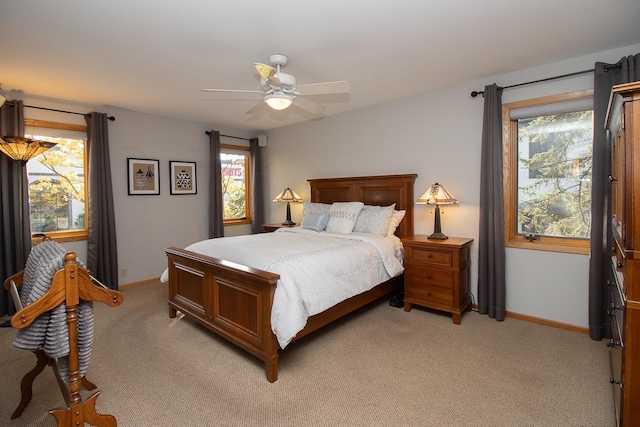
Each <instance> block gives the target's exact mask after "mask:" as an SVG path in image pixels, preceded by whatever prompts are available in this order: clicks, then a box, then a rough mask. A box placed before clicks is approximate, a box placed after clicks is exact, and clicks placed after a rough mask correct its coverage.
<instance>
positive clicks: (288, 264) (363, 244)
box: [161, 227, 403, 348]
mask: <svg viewBox="0 0 640 427" xmlns="http://www.w3.org/2000/svg"><path fill="white" fill-rule="evenodd" d="M185 249H187V250H190V251H193V252H198V253H202V254H206V255H209V256H213V257H216V258H220V259H225V260H229V261H233V262H237V263H240V264H243V265H247V266H249V267H253V268H258V269H260V270H266V271H270V272H273V273H277V274H279V275H280V280H279V281H278V285H277V287H276V292H275V295H274V299H273V306H272V310H271V328H272V329H273V333H274V334H275V335H276V337H277V339H278V343H279V344H280V347H281V348H285V347H286V345H287V344H289V342H291V340H292V339H293V338H294V337H295V336H296V334H297V333H298V332H299V331H300V330H302V329H303V328H304V326H305V325H306V323H307V318H308V317H309V316H313V315H314V314H318V313H320V312H322V311H324V310H326V309H328V308H330V307H333V306H334V305H336V304H337V303H339V302H341V301H344V300H346V299H348V298H350V297H352V296H354V295H358V294H360V293H362V292H365V291H367V290H369V289H371V288H373V287H374V286H376V285H377V284H380V283H382V282H384V281H386V280H388V279H390V278H391V277H395V276H397V275H399V274H400V273H402V271H403V267H402V263H401V261H400V260H399V258H400V259H401V254H402V244H401V243H400V240H399V239H398V238H397V237H395V236H392V237H383V236H377V235H372V234H364V233H352V234H331V233H327V232H321V233H318V232H315V231H312V230H305V229H302V228H299V227H296V228H281V229H279V230H277V231H276V232H274V233H264V234H255V235H250V236H237V237H227V238H222V239H211V240H204V241H201V242H198V243H194V244H192V245H190V246H188V247H186V248H185ZM161 280H162V281H163V282H166V281H167V280H168V271H167V270H165V272H164V273H163V274H162V278H161Z"/></svg>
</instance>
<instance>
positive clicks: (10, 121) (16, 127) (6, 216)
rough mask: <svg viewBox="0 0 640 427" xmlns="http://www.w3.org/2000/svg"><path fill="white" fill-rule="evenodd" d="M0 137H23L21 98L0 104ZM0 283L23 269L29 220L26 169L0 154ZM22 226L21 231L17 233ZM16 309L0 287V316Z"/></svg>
mask: <svg viewBox="0 0 640 427" xmlns="http://www.w3.org/2000/svg"><path fill="white" fill-rule="evenodd" d="M0 136H24V111H23V104H22V101H7V102H5V103H4V105H3V106H2V107H0ZM20 180H22V184H23V185H22V190H23V191H22V200H23V206H22V212H23V216H22V218H21V217H20V195H19V192H20ZM0 203H2V213H1V214H0V221H1V222H2V227H1V228H0V245H1V247H0V258H1V261H0V282H4V280H5V279H6V278H7V277H9V276H11V275H13V274H15V273H17V272H18V271H20V270H22V269H24V266H25V263H26V261H27V257H28V256H29V252H30V251H31V224H30V220H29V183H28V180H27V171H26V168H24V167H23V165H22V164H21V163H20V162H17V161H15V160H12V159H11V158H10V157H8V156H6V155H5V154H3V153H0ZM20 227H22V233H21V232H20ZM15 312H16V310H15V307H14V306H13V301H12V299H11V294H10V293H9V292H7V291H5V289H4V287H0V316H5V315H12V314H14V313H15Z"/></svg>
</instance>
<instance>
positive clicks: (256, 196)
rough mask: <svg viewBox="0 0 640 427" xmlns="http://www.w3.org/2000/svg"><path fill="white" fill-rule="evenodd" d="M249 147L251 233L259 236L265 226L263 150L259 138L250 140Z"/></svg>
mask: <svg viewBox="0 0 640 427" xmlns="http://www.w3.org/2000/svg"><path fill="white" fill-rule="evenodd" d="M249 147H250V149H251V181H252V182H251V189H252V191H253V199H252V205H251V210H252V212H251V218H252V219H251V233H253V234H257V233H260V232H261V231H262V224H264V197H263V192H262V181H263V173H262V149H261V148H260V146H259V145H258V138H252V139H251V140H249Z"/></svg>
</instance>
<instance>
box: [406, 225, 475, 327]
mask: <svg viewBox="0 0 640 427" xmlns="http://www.w3.org/2000/svg"><path fill="white" fill-rule="evenodd" d="M471 242H473V239H467V238H462V237H449V238H448V239H446V240H429V239H428V238H427V236H420V235H418V236H412V237H407V238H404V239H402V244H403V245H404V310H405V311H411V304H417V305H420V306H423V307H429V308H433V309H435V310H440V311H446V312H449V313H451V315H452V318H453V323H455V324H456V325H459V324H460V321H461V316H462V313H464V312H465V311H467V310H469V309H470V308H471V291H470V287H469V285H470V283H469V282H470V276H469V275H470V265H471V261H470V258H469V247H470V246H471Z"/></svg>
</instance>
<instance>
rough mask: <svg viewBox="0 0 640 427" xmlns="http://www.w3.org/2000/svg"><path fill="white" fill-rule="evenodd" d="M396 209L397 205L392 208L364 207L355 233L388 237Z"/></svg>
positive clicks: (355, 227)
mask: <svg viewBox="0 0 640 427" xmlns="http://www.w3.org/2000/svg"><path fill="white" fill-rule="evenodd" d="M395 207H396V204H395V203H394V204H392V205H391V206H369V205H365V206H363V207H362V210H361V211H360V215H358V220H357V221H356V225H355V226H354V227H353V231H355V232H356V233H370V234H379V235H380V236H386V234H387V229H388V228H389V220H390V219H391V215H393V211H394V209H395Z"/></svg>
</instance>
